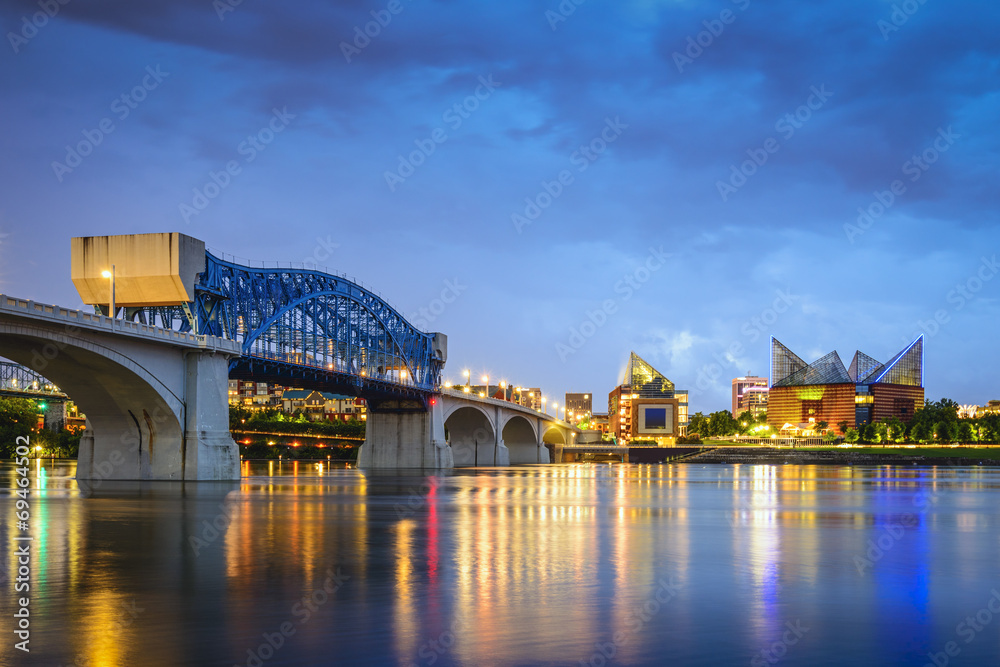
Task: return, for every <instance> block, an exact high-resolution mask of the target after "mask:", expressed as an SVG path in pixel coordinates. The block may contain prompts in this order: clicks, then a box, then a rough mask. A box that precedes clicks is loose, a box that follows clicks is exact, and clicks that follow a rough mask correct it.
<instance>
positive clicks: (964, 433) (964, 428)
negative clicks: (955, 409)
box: [956, 419, 975, 443]
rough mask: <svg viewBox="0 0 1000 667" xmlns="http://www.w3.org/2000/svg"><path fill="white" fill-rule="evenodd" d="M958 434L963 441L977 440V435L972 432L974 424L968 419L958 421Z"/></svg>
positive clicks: (960, 440)
mask: <svg viewBox="0 0 1000 667" xmlns="http://www.w3.org/2000/svg"><path fill="white" fill-rule="evenodd" d="M956 435H957V437H958V441H959V442H962V443H970V442H974V441H975V437H974V435H973V433H972V424H971V423H970V421H969V420H968V419H963V420H961V421H960V422H959V423H958V431H957V433H956Z"/></svg>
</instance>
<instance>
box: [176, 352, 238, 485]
mask: <svg viewBox="0 0 1000 667" xmlns="http://www.w3.org/2000/svg"><path fill="white" fill-rule="evenodd" d="M184 372H185V378H184V380H185V383H186V397H185V398H186V401H185V411H184V419H185V422H186V423H185V427H184V445H183V456H184V476H185V477H186V478H188V479H220V480H223V479H239V478H240V450H239V447H238V446H237V445H236V443H235V442H234V441H233V438H232V435H230V433H229V359H228V358H227V357H226V356H224V355H221V354H213V353H211V352H202V351H200V350H197V351H195V350H192V351H189V352H187V353H185V355H184Z"/></svg>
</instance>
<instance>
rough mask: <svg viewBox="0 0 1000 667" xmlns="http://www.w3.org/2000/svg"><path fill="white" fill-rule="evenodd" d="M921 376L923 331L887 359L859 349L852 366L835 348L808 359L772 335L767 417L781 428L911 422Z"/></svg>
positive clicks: (918, 401) (921, 395) (918, 402)
mask: <svg viewBox="0 0 1000 667" xmlns="http://www.w3.org/2000/svg"><path fill="white" fill-rule="evenodd" d="M923 375H924V337H923V335H921V336H919V337H917V339H916V340H914V341H913V342H912V343H910V344H909V345H907V346H906V347H905V348H903V349H902V350H901V351H900V352H899V354H897V355H896V356H894V357H892V359H890V360H889V361H887V362H885V363H881V362H879V361H878V360H876V359H875V358H874V357H870V356H868V355H867V354H865V353H863V352H860V351H858V352H855V353H854V358H853V359H852V360H851V364H850V366H844V362H843V361H842V360H841V358H840V355H839V354H837V352H836V351H834V352H831V353H830V354H827V355H826V356H823V357H820V358H819V359H817V360H816V361H814V362H812V363H811V364H807V363H806V362H805V361H803V360H802V359H801V358H800V357H799V356H798V355H796V354H795V353H794V352H792V351H791V350H790V349H788V348H787V347H785V346H784V345H782V344H781V343H780V342H778V340H777V339H775V338H774V337H773V336H772V337H771V378H770V382H771V390H770V392H769V396H768V409H767V421H768V423H769V424H770V425H771V426H773V427H775V428H778V429H782V428H786V427H788V426H789V425H790V426H791V427H798V428H801V427H806V426H809V425H811V424H815V423H818V422H826V423H827V424H828V427H829V428H834V427H836V426H838V425H839V424H842V423H844V422H846V423H847V425H848V426H852V427H856V426H859V425H860V424H868V423H872V422H877V421H881V420H883V419H885V418H887V417H897V418H899V419H900V420H901V421H909V420H910V419H912V418H913V413H914V412H916V410H917V409H918V408H920V407H921V406H923V404H924V387H923Z"/></svg>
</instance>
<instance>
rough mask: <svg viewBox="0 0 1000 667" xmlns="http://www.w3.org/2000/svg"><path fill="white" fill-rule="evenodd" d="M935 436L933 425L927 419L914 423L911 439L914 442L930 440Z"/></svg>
mask: <svg viewBox="0 0 1000 667" xmlns="http://www.w3.org/2000/svg"><path fill="white" fill-rule="evenodd" d="M932 438H933V427H931V425H930V424H928V423H927V422H926V421H920V422H917V423H915V424H913V426H912V428H911V429H910V439H911V440H913V441H914V442H918V443H919V442H929V441H930V440H931V439H932Z"/></svg>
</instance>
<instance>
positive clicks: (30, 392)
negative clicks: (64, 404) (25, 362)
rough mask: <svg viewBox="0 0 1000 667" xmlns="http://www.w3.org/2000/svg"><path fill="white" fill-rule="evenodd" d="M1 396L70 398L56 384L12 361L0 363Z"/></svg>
mask: <svg viewBox="0 0 1000 667" xmlns="http://www.w3.org/2000/svg"><path fill="white" fill-rule="evenodd" d="M0 396H9V397H17V398H41V399H45V398H52V399H66V398H68V397H67V396H66V394H64V393H63V392H62V391H61V390H60V389H59V387H57V386H56V385H55V384H54V383H52V382H50V381H49V380H47V379H45V378H44V377H42V376H41V375H39V374H38V373H36V372H35V371H33V370H31V369H30V368H27V367H26V366H22V365H21V364H15V363H14V362H12V361H0Z"/></svg>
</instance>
